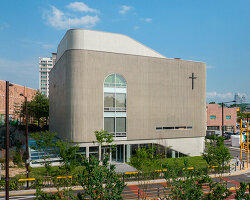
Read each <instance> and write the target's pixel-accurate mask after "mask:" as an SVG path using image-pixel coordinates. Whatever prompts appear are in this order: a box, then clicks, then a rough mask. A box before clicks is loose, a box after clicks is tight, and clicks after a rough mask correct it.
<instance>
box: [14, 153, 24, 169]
mask: <svg viewBox="0 0 250 200" xmlns="http://www.w3.org/2000/svg"><path fill="white" fill-rule="evenodd" d="M13 163H14V164H15V165H17V166H20V165H21V163H22V156H21V154H20V153H19V152H16V153H15V155H14V157H13Z"/></svg>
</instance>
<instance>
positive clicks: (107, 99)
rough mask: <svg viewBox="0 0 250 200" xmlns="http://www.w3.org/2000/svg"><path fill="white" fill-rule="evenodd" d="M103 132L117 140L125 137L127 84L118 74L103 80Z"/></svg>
mask: <svg viewBox="0 0 250 200" xmlns="http://www.w3.org/2000/svg"><path fill="white" fill-rule="evenodd" d="M103 91H104V110H103V111H104V130H106V131H108V132H109V133H112V134H113V135H114V137H115V139H117V138H122V137H123V138H124V137H126V135H127V131H126V118H127V112H126V111H127V82H126V80H125V79H124V78H123V76H121V75H120V74H111V75H109V76H108V77H107V78H106V79H105V80H104V88H103Z"/></svg>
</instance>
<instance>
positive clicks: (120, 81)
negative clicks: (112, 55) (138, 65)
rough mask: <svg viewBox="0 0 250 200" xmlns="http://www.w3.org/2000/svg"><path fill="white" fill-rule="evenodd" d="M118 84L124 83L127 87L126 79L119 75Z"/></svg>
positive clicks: (117, 77) (117, 75)
mask: <svg viewBox="0 0 250 200" xmlns="http://www.w3.org/2000/svg"><path fill="white" fill-rule="evenodd" d="M116 83H122V84H123V85H124V84H125V85H126V81H125V79H124V78H123V77H122V76H121V75H119V74H116Z"/></svg>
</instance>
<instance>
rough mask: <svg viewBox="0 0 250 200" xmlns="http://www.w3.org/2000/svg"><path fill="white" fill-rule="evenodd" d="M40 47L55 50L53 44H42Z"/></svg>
mask: <svg viewBox="0 0 250 200" xmlns="http://www.w3.org/2000/svg"><path fill="white" fill-rule="evenodd" d="M42 47H43V48H44V49H53V48H55V45H53V44H42Z"/></svg>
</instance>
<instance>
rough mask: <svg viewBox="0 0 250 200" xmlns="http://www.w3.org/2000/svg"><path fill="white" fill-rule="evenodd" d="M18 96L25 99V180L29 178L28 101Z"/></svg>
mask: <svg viewBox="0 0 250 200" xmlns="http://www.w3.org/2000/svg"><path fill="white" fill-rule="evenodd" d="M20 96H23V97H24V98H25V127H26V128H25V135H26V163H25V165H26V176H27V179H28V178H29V133H28V132H29V128H28V123H29V122H28V119H29V117H28V101H27V96H24V94H20ZM28 187H29V181H27V188H28Z"/></svg>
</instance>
